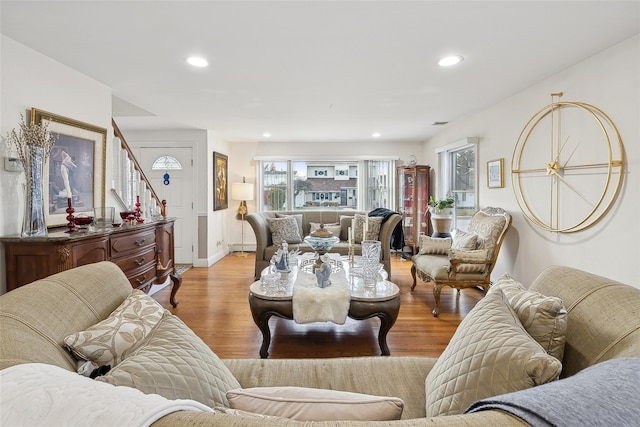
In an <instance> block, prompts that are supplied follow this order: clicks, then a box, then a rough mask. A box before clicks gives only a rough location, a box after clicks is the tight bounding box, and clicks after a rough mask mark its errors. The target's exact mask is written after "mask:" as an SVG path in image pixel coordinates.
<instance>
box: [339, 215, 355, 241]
mask: <svg viewBox="0 0 640 427" xmlns="http://www.w3.org/2000/svg"><path fill="white" fill-rule="evenodd" d="M351 226H353V216H345V215H340V240H343V241H345V242H346V241H347V240H349V227H351Z"/></svg>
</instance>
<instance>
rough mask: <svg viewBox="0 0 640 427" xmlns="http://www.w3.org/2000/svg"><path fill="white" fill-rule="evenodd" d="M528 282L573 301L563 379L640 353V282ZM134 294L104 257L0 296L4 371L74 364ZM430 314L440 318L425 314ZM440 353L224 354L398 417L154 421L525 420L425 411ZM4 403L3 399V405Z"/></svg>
mask: <svg viewBox="0 0 640 427" xmlns="http://www.w3.org/2000/svg"><path fill="white" fill-rule="evenodd" d="M531 288H532V289H534V290H537V291H539V292H541V293H544V294H546V295H556V296H558V297H560V298H561V299H562V300H563V301H564V303H565V305H566V307H567V310H568V327H567V339H566V346H565V349H564V357H563V360H562V363H563V370H562V376H563V377H567V376H572V375H574V374H576V373H577V372H579V371H581V370H583V369H585V368H587V367H589V366H592V365H594V364H597V363H599V362H602V361H605V360H608V359H614V358H625V357H639V356H640V289H637V288H633V287H630V286H627V285H623V284H621V283H618V282H615V281H613V280H609V279H607V278H605V277H599V276H595V275H592V274H589V273H586V272H583V271H579V270H574V269H571V268H567V267H550V268H549V269H547V270H545V271H544V272H542V273H541V274H540V276H539V277H538V278H537V279H536V280H535V282H534V283H533V284H532V286H531ZM130 293H131V287H130V284H129V282H128V281H127V279H126V277H125V276H124V274H123V273H122V272H121V270H120V269H119V268H118V267H116V266H115V264H112V263H109V262H101V263H97V264H91V265H87V266H83V267H79V268H76V269H73V270H68V271H65V272H63V273H59V274H57V275H54V276H50V277H48V278H45V279H42V280H39V281H37V282H34V283H31V284H29V285H26V286H23V287H20V288H18V289H16V290H13V291H11V292H9V293H7V294H4V295H2V296H0V369H4V368H7V367H10V366H13V365H17V364H23V363H36V362H37V363H45V364H50V365H56V366H59V367H61V368H64V369H66V370H69V371H74V370H75V368H76V362H75V360H74V359H73V357H72V356H71V355H70V354H69V353H68V352H67V351H66V350H65V349H64V348H63V345H62V344H63V338H64V337H65V336H67V335H68V334H71V333H74V332H77V331H79V330H84V329H86V328H87V327H89V326H90V325H93V324H95V323H96V322H97V321H100V320H101V319H104V318H105V317H106V316H108V315H109V313H111V312H112V311H113V310H114V309H115V308H116V307H117V306H118V305H119V304H120V303H121V302H122V301H123V300H124V299H125V298H126V297H127V296H128V295H129V294H130ZM425 316H426V313H425ZM428 321H430V322H432V321H438V320H434V319H432V318H431V316H428ZM168 344H169V345H171V342H169V343H168ZM436 361H437V359H435V358H429V357H359V358H335V359H298V360H286V359H273V360H269V359H266V360H265V359H235V360H224V361H223V362H224V364H225V365H226V366H227V367H228V368H229V370H230V371H231V373H232V374H233V375H234V376H235V378H236V379H237V381H238V382H239V383H240V385H241V386H242V387H245V388H246V387H258V386H283V385H289V386H304V387H315V388H325V389H331V390H345V391H351V392H358V393H366V394H374V395H383V396H396V397H399V398H401V399H403V400H404V402H405V408H404V412H403V414H402V419H401V420H397V421H384V422H355V421H338V422H307V423H304V422H297V421H290V420H282V419H280V420H277V421H274V420H269V419H259V418H253V417H242V416H237V415H231V414H224V413H214V414H211V413H201V412H188V411H181V412H175V413H172V414H169V415H166V416H164V417H163V418H162V419H160V420H158V421H156V422H155V423H154V424H153V426H155V427H160V426H167V427H169V426H171V427H176V426H225V427H229V426H263V425H271V426H305V427H311V426H335V427H343V426H353V427H359V426H388V427H395V426H479V425H491V426H514V425H523V423H522V422H521V421H520V420H519V419H517V418H515V417H513V416H512V415H509V414H507V413H505V412H502V411H496V410H489V411H484V412H479V413H473V414H466V415H453V416H445V417H434V418H425V400H426V394H425V378H426V377H427V375H428V374H429V371H430V370H431V369H432V368H433V366H434V364H435V363H436ZM123 363H124V362H123ZM60 398H61V399H65V398H68V397H67V396H60ZM0 405H1V402H0ZM4 409H6V408H2V407H1V406H0V411H2V410H4Z"/></svg>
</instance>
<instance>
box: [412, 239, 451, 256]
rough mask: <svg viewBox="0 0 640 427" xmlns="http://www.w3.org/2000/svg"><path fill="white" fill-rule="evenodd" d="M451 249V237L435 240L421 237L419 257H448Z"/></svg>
mask: <svg viewBox="0 0 640 427" xmlns="http://www.w3.org/2000/svg"><path fill="white" fill-rule="evenodd" d="M450 248H451V237H445V238H434V237H429V236H420V252H418V255H425V254H436V255H447V254H448V253H449V249H450Z"/></svg>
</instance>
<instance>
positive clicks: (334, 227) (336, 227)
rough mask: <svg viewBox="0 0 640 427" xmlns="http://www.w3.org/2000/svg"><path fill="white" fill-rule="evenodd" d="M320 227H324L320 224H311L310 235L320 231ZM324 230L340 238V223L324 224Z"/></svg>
mask: <svg viewBox="0 0 640 427" xmlns="http://www.w3.org/2000/svg"><path fill="white" fill-rule="evenodd" d="M320 225H322V224H321V223H319V222H310V223H309V226H310V227H311V228H310V229H309V234H311V233H313V232H314V231H316V230H318V229H319V228H320ZM324 229H325V230H327V231H330V232H331V233H333V235H334V236H336V237H338V238H339V237H340V231H341V228H340V224H339V223H335V224H324Z"/></svg>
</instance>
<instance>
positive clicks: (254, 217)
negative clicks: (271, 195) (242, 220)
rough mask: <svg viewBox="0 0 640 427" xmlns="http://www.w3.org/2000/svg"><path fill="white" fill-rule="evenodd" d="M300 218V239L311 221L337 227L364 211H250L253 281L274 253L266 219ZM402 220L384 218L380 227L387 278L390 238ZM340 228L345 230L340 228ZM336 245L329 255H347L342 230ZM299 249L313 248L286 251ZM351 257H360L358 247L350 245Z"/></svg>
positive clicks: (299, 246) (292, 246)
mask: <svg viewBox="0 0 640 427" xmlns="http://www.w3.org/2000/svg"><path fill="white" fill-rule="evenodd" d="M300 214H301V215H302V234H303V236H302V238H304V237H305V236H308V235H309V230H310V228H311V224H310V223H312V222H315V223H319V224H339V223H340V217H353V216H354V215H356V214H359V215H367V212H362V211H343V210H308V211H305V210H300V211H279V212H252V213H250V214H249V215H247V216H246V218H247V222H248V223H249V224H250V225H251V228H252V229H253V232H254V233H255V235H256V268H255V278H256V280H257V279H259V278H260V272H261V271H262V270H264V268H265V267H268V266H269V262H270V261H271V258H272V257H273V254H275V252H276V251H277V250H278V246H276V245H274V244H273V239H272V236H271V230H270V228H269V223H268V221H267V218H277V217H282V216H283V215H300ZM401 220H402V217H401V216H400V215H399V214H397V213H394V214H392V215H390V216H389V217H388V218H386V219H384V222H383V223H382V225H381V227H380V235H379V237H378V240H380V242H381V243H382V257H381V258H382V259H381V260H380V261H381V262H382V264H383V265H384V269H385V270H386V271H387V273H388V274H389V277H391V236H392V235H393V232H394V229H395V228H396V225H397V224H398V223H399V222H400V221H401ZM343 225H344V222H343ZM343 228H345V227H344V226H343ZM342 231H343V233H342V235H341V236H338V237H341V240H340V242H338V243H337V244H336V245H335V246H334V247H333V248H332V249H331V252H335V253H339V254H341V255H347V254H348V253H349V244H348V242H347V240H346V238H345V236H346V230H342ZM296 249H299V250H300V252H312V251H313V249H311V247H310V246H309V245H307V244H306V243H304V242H302V243H299V244H298V243H292V244H290V245H289V250H296ZM354 252H355V255H360V254H361V248H360V245H359V244H355V245H354Z"/></svg>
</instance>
